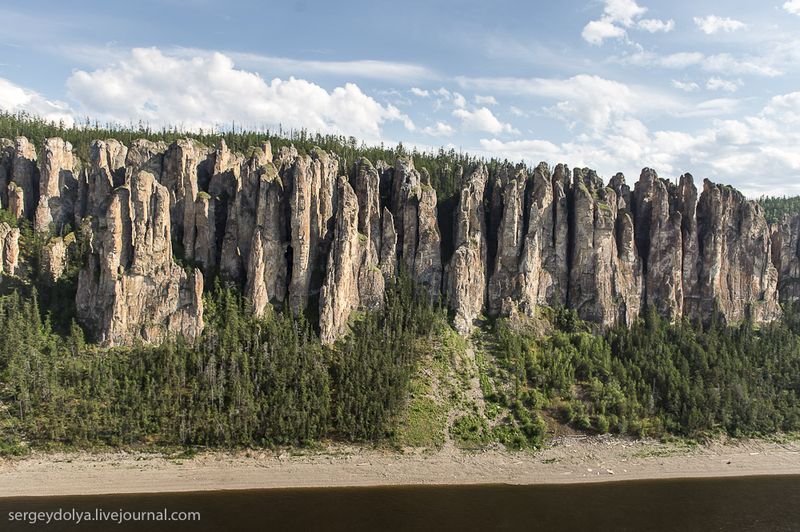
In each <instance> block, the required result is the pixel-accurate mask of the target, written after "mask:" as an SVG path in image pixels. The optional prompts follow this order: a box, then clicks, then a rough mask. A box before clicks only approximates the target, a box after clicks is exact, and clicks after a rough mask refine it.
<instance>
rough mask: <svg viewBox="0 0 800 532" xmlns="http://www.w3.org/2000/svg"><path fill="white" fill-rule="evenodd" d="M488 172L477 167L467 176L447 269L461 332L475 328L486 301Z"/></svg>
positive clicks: (448, 290)
mask: <svg viewBox="0 0 800 532" xmlns="http://www.w3.org/2000/svg"><path fill="white" fill-rule="evenodd" d="M487 179H488V172H487V170H486V167H485V166H483V165H479V166H477V167H476V168H475V169H474V170H473V171H472V172H471V173H470V174H469V176H468V177H467V178H466V181H465V185H464V187H463V188H462V189H461V194H460V197H459V201H458V208H457V210H456V214H455V216H456V224H455V234H454V237H453V242H454V246H455V252H454V253H453V258H452V259H451V261H450V265H449V267H448V270H447V286H446V295H447V301H448V304H449V305H450V307H451V308H452V309H453V311H454V312H455V318H454V320H453V324H454V325H455V327H456V330H457V331H459V332H460V333H468V332H470V331H471V330H472V326H473V322H474V321H475V319H476V318H477V317H478V316H479V315H480V313H481V312H482V311H483V309H484V307H485V302H486V291H487V287H486V268H487V263H486V253H487V250H486V219H485V209H484V192H485V189H486V181H487Z"/></svg>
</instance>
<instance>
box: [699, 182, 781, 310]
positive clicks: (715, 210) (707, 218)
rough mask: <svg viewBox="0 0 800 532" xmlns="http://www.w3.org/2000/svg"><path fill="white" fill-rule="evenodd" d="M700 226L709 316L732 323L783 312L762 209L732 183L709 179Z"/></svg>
mask: <svg viewBox="0 0 800 532" xmlns="http://www.w3.org/2000/svg"><path fill="white" fill-rule="evenodd" d="M697 226H698V236H699V242H700V250H701V252H700V268H699V278H700V281H699V285H700V294H701V301H702V307H701V311H702V312H703V317H708V316H710V314H711V313H712V312H713V311H715V310H717V311H718V312H720V314H721V315H722V317H723V318H724V319H725V320H727V321H729V322H732V323H736V322H739V321H742V320H744V319H752V320H753V321H754V322H757V323H760V322H766V321H770V320H773V319H775V318H777V317H778V316H780V314H781V310H780V305H779V304H778V290H777V286H778V272H777V270H776V269H775V266H774V265H773V264H772V254H771V242H770V230H769V227H768V225H767V222H766V220H765V219H764V213H763V211H762V209H761V207H760V206H759V205H758V204H757V203H755V202H752V201H747V200H746V199H745V198H744V196H742V194H741V193H739V192H738V191H736V190H734V189H732V188H730V187H727V186H724V185H715V184H713V183H711V182H710V181H708V180H705V181H704V183H703V193H702V194H701V196H700V202H699V204H698V206H697Z"/></svg>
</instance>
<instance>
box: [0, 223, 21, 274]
mask: <svg viewBox="0 0 800 532" xmlns="http://www.w3.org/2000/svg"><path fill="white" fill-rule="evenodd" d="M19 235H20V233H19V229H18V228H16V227H11V226H10V225H8V224H7V223H5V222H0V276H2V275H15V274H16V273H17V266H18V265H19Z"/></svg>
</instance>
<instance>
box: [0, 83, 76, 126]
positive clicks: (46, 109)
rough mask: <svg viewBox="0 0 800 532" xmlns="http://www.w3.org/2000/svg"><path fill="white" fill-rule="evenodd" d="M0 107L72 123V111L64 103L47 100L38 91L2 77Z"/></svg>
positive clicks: (68, 123) (13, 111)
mask: <svg viewBox="0 0 800 532" xmlns="http://www.w3.org/2000/svg"><path fill="white" fill-rule="evenodd" d="M0 109H2V110H3V111H10V112H12V113H17V112H20V111H25V112H28V113H31V114H34V115H37V116H40V117H42V118H44V119H45V120H50V121H53V122H59V121H62V120H63V121H64V123H65V124H66V125H72V124H73V123H74V119H73V116H74V112H73V111H72V109H70V107H69V105H67V104H66V103H64V102H60V101H56V100H48V99H47V98H45V97H44V96H42V95H41V94H39V93H38V92H35V91H32V90H29V89H26V88H23V87H20V86H19V85H15V84H14V83H11V82H10V81H8V80H7V79H4V78H0Z"/></svg>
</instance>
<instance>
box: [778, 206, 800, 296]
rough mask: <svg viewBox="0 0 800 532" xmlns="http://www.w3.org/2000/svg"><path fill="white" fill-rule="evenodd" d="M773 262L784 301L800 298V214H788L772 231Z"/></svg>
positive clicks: (779, 290) (780, 293)
mask: <svg viewBox="0 0 800 532" xmlns="http://www.w3.org/2000/svg"><path fill="white" fill-rule="evenodd" d="M772 262H773V264H774V265H775V269H776V270H777V272H778V292H779V295H780V300H781V301H782V302H787V303H788V302H795V301H798V300H800V215H794V216H792V215H786V216H784V218H783V220H781V221H780V222H779V223H778V224H776V225H775V227H774V229H773V233H772Z"/></svg>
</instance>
